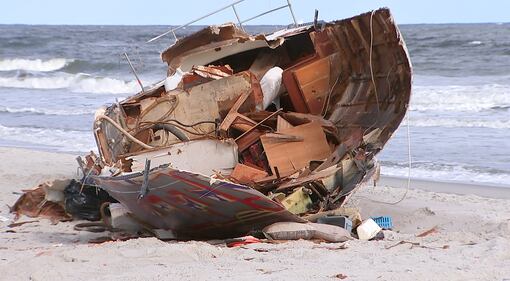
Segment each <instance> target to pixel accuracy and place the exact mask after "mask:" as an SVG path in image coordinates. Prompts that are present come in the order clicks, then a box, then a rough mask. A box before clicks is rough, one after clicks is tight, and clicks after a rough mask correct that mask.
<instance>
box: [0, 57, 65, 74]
mask: <svg viewBox="0 0 510 281" xmlns="http://www.w3.org/2000/svg"><path fill="white" fill-rule="evenodd" d="M71 62H73V60H70V59H64V58H54V59H49V60H41V59H19V58H15V59H4V60H0V71H12V70H27V71H39V72H48V71H55V70H59V69H62V68H64V67H65V66H66V65H68V64H69V63H71Z"/></svg>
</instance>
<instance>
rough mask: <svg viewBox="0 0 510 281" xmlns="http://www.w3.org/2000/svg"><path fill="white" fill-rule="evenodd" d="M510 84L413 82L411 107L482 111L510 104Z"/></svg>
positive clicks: (429, 109) (423, 110)
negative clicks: (453, 84) (461, 84)
mask: <svg viewBox="0 0 510 281" xmlns="http://www.w3.org/2000/svg"><path fill="white" fill-rule="evenodd" d="M509 93H510V85H501V84H490V85H465V86H414V87H413V95H412V97H411V106H410V109H411V110H412V111H422V112H431V111H434V112H480V111H484V110H492V109H494V108H505V107H509V106H510V94H509Z"/></svg>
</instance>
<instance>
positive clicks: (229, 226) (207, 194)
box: [96, 167, 304, 238]
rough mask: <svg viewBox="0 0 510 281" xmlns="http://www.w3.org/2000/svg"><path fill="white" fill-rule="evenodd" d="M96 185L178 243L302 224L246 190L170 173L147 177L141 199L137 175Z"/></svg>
mask: <svg viewBox="0 0 510 281" xmlns="http://www.w3.org/2000/svg"><path fill="white" fill-rule="evenodd" d="M96 179H97V180H96V183H97V184H99V185H100V186H102V187H104V188H105V190H106V191H107V192H108V193H109V194H110V195H111V196H112V197H114V198H115V199H117V200H118V201H119V202H121V203H122V204H123V205H124V206H126V207H127V208H128V209H129V210H130V211H131V212H133V213H134V214H137V217H138V219H139V220H141V221H143V222H144V223H145V224H148V225H149V226H150V227H151V228H157V229H167V230H168V229H169V230H172V232H174V234H175V235H177V236H178V237H182V238H195V237H198V238H223V237H236V236H240V235H245V234H246V233H248V232H249V231H252V230H260V229H262V228H263V227H265V226H267V225H269V224H272V223H274V222H278V221H294V222H304V220H303V219H301V218H300V217H298V216H296V215H294V214H292V213H290V212H289V211H287V210H286V209H285V208H284V207H283V206H282V205H281V204H278V203H276V202H275V201H273V200H270V199H268V198H267V197H266V196H264V194H262V193H260V192H258V191H256V190H254V189H252V188H250V187H247V186H243V185H239V184H234V183H231V182H225V181H220V180H213V181H211V179H210V178H208V177H205V176H202V175H198V174H193V173H189V172H184V171H176V170H174V169H171V168H164V167H161V168H156V169H153V170H152V171H151V173H150V175H149V182H150V187H149V192H148V194H147V195H145V196H143V197H142V198H139V196H140V186H141V185H142V183H143V174H142V173H137V174H132V175H128V176H122V177H100V178H96Z"/></svg>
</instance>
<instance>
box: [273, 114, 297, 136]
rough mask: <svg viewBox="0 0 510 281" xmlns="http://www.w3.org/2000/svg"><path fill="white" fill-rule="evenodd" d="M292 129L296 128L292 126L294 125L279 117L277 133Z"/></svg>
mask: <svg viewBox="0 0 510 281" xmlns="http://www.w3.org/2000/svg"><path fill="white" fill-rule="evenodd" d="M292 127H294V126H292V124H290V123H289V122H288V121H287V120H285V119H284V118H283V117H281V116H278V119H277V120H276V131H278V132H280V131H281V130H285V129H288V128H292Z"/></svg>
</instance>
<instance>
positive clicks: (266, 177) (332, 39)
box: [79, 9, 412, 237]
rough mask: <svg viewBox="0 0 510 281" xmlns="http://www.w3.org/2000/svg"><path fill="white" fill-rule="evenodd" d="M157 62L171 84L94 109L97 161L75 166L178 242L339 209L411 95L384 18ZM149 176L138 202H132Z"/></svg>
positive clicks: (402, 52) (370, 169) (215, 32)
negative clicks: (165, 69)
mask: <svg viewBox="0 0 510 281" xmlns="http://www.w3.org/2000/svg"><path fill="white" fill-rule="evenodd" d="M368 24H370V26H376V27H377V28H375V29H374V30H368V28H366V27H367V26H368ZM367 38H371V39H373V40H370V43H369V42H368V41H367ZM372 42H377V44H371V43H372ZM372 54H373V55H372ZM161 57H162V59H163V61H164V62H166V63H167V64H168V72H167V77H166V78H164V79H163V80H162V81H161V82H160V83H158V84H156V85H154V86H153V87H149V88H147V89H145V90H144V91H143V92H140V93H138V94H136V95H134V96H131V97H129V98H127V99H126V100H124V101H122V102H119V103H116V104H114V105H112V106H109V107H107V108H103V109H101V110H99V111H98V113H97V114H96V120H95V122H94V135H95V137H96V141H97V144H98V150H99V152H100V153H99V156H95V155H90V156H87V157H86V158H85V159H86V161H83V160H81V158H80V161H79V165H80V167H81V169H82V170H83V174H89V175H90V177H89V180H91V181H94V183H95V184H96V185H98V186H100V187H101V188H103V189H104V190H106V191H107V192H108V193H110V194H111V195H112V196H113V197H115V198H116V199H118V200H119V201H120V202H121V203H122V204H123V206H125V207H126V208H127V209H128V210H129V211H130V212H132V213H133V214H134V215H135V216H136V217H138V218H141V219H142V220H143V221H145V222H150V224H153V226H154V227H155V228H158V229H165V228H168V229H171V230H172V231H175V235H176V237H179V236H181V237H189V236H191V237H193V236H200V235H212V236H214V235H218V236H221V235H237V236H242V235H244V234H246V233H242V232H243V231H245V230H247V229H252V228H254V227H256V228H258V229H259V230H260V229H262V228H263V227H264V226H267V225H269V224H271V223H274V222H278V221H284V220H285V221H292V222H297V221H303V218H302V217H301V216H303V217H305V218H306V217H307V215H308V214H315V213H317V214H323V213H324V212H328V211H330V210H334V209H336V208H338V207H341V206H342V205H343V204H345V202H346V200H347V199H348V198H349V196H351V195H352V194H353V192H355V191H356V190H357V189H358V188H360V187H361V186H362V185H363V184H365V183H366V180H367V178H370V177H372V176H373V175H376V174H377V172H376V171H377V170H378V167H379V166H378V164H377V159H376V158H375V156H376V154H377V153H378V152H379V151H381V149H382V148H383V146H384V144H385V143H386V142H387V141H388V139H389V138H390V137H391V135H392V134H393V132H394V131H395V130H396V129H397V127H398V125H399V124H400V122H401V121H402V118H403V117H404V115H405V112H406V110H407V108H408V104H409V97H410V92H411V73H412V71H411V65H410V62H409V57H408V54H407V50H406V47H405V43H404V41H403V39H402V36H401V34H400V32H399V30H398V28H397V27H396V25H395V24H394V21H393V18H392V16H391V14H390V12H389V10H388V9H380V10H377V11H374V12H371V13H365V14H362V15H359V16H356V17H353V18H351V19H346V20H341V21H336V22H331V23H325V24H324V25H323V26H321V27H320V28H314V26H312V25H309V26H303V27H300V28H296V29H290V30H283V31H280V32H276V33H274V34H271V35H257V36H251V35H249V34H247V33H246V32H244V31H243V30H242V29H239V28H238V27H236V26H235V25H233V24H225V25H220V26H210V27H206V28H204V29H203V30H201V31H198V32H196V33H194V34H192V35H190V36H187V37H185V38H182V39H181V40H179V41H177V42H176V43H175V44H174V45H172V46H171V47H169V48H168V49H167V50H166V51H164V52H163V53H162V55H161ZM370 78H371V79H370ZM147 160H150V161H151V164H152V165H151V166H150V169H145V167H144V163H145V162H146V161H147ZM144 172H145V175H146V178H147V182H146V185H147V189H146V194H145V195H144V197H143V198H138V197H137V196H135V195H133V196H131V194H138V193H139V190H140V185H141V184H142V183H143V182H145V181H144V180H143V178H144V177H143V175H144ZM317 216H318V215H317ZM350 218H351V220H353V224H354V226H355V227H356V226H358V225H359V223H360V222H361V219H360V217H359V216H356V215H354V214H353V215H352V216H351V217H350ZM314 219H316V217H314ZM358 227H359V226H358Z"/></svg>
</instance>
